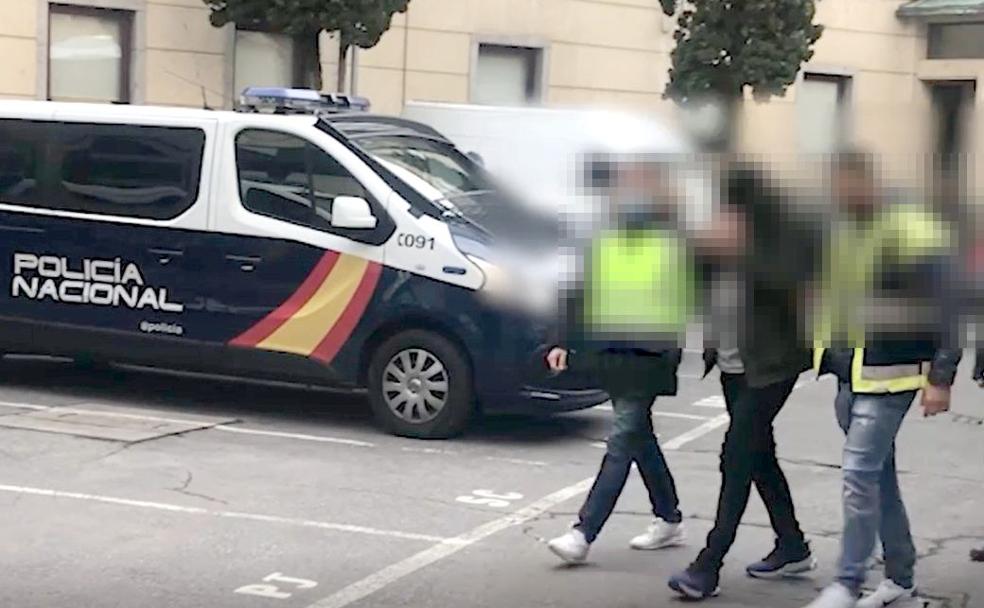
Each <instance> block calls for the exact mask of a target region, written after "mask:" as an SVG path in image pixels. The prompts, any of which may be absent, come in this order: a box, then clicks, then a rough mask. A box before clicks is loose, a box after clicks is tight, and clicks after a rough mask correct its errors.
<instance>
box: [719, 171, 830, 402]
mask: <svg viewBox="0 0 984 608" xmlns="http://www.w3.org/2000/svg"><path fill="white" fill-rule="evenodd" d="M728 193H729V201H730V203H731V204H732V205H736V206H737V207H738V208H740V209H741V210H742V211H743V212H744V215H745V218H746V221H747V222H748V225H749V227H750V230H749V231H748V234H747V238H748V239H749V242H748V245H747V249H746V252H745V254H744V256H743V257H742V259H741V260H740V261H739V262H740V264H739V274H740V276H741V283H742V285H743V294H742V298H741V299H742V302H741V303H740V304H741V306H742V311H741V313H742V314H741V317H740V318H741V319H742V322H741V327H739V331H738V350H739V352H740V355H741V359H742V364H743V365H744V368H745V376H746V379H747V381H748V384H749V385H750V386H753V387H762V386H768V385H770V384H775V383H777V382H781V381H783V380H788V379H790V378H794V377H796V376H798V375H799V374H800V373H802V372H803V371H804V370H806V369H809V367H810V365H811V359H812V357H811V347H810V345H808V344H807V340H806V337H805V331H804V330H805V328H806V326H807V325H806V322H805V317H804V315H805V312H804V307H803V303H804V301H805V286H806V284H807V281H808V280H809V279H810V278H811V276H812V275H813V274H814V272H815V267H816V263H817V260H818V259H819V257H818V254H819V251H820V248H821V244H822V242H823V241H822V232H821V231H820V230H819V226H822V222H821V220H819V219H815V218H810V217H807V216H805V215H804V214H802V213H794V211H793V209H792V208H791V205H790V202H789V201H788V199H786V197H785V196H784V195H783V194H782V192H781V191H779V190H778V189H776V188H773V187H770V186H769V185H768V184H767V183H765V182H764V181H763V180H761V178H760V177H759V176H757V175H755V174H754V173H752V172H747V171H737V172H735V173H733V174H732V175H731V177H730V179H729V183H728ZM716 358H717V354H716V351H715V349H714V347H713V343H711V344H710V345H709V348H707V349H706V350H705V353H704V363H705V375H706V373H707V372H710V370H711V369H712V368H713V367H714V365H715V364H716Z"/></svg>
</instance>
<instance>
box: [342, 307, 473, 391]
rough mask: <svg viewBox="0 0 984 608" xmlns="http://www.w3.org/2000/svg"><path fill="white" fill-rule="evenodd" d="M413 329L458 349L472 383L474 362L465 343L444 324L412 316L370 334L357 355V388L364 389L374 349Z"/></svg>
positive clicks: (385, 324) (383, 326)
mask: <svg viewBox="0 0 984 608" xmlns="http://www.w3.org/2000/svg"><path fill="white" fill-rule="evenodd" d="M414 329H416V330H421V331H429V332H433V333H435V334H438V335H439V336H441V337H442V338H444V339H446V340H449V341H450V342H452V343H453V344H454V345H455V346H456V347H458V350H459V351H460V353H461V355H462V356H463V357H464V358H465V359H466V360H467V361H468V366H469V368H470V369H471V370H472V376H473V378H472V380H473V381H474V374H475V361H474V360H473V359H472V355H471V352H470V351H469V350H468V347H466V346H465V343H464V342H462V341H461V339H460V338H459V337H458V336H457V334H456V333H455V332H454V330H452V329H451V328H450V327H449V326H447V325H446V324H444V323H441V322H440V321H438V320H436V319H433V318H431V317H425V316H423V315H413V316H407V317H401V318H400V319H398V320H394V321H389V322H388V323H384V324H383V325H381V326H379V327H378V328H376V330H375V331H373V332H372V334H371V335H370V336H369V338H368V339H367V340H366V342H365V344H364V345H363V346H362V352H361V353H360V354H359V371H358V378H357V380H358V383H359V386H362V387H365V386H366V385H367V383H368V380H369V362H370V361H371V360H372V356H373V354H374V353H375V352H376V349H378V348H379V346H380V345H381V344H382V343H383V342H385V341H386V340H388V339H390V338H392V337H393V336H395V335H396V334H398V333H400V332H404V331H410V330H414Z"/></svg>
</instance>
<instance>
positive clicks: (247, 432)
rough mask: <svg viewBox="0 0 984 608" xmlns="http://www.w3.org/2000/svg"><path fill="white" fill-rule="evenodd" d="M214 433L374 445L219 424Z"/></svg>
mask: <svg viewBox="0 0 984 608" xmlns="http://www.w3.org/2000/svg"><path fill="white" fill-rule="evenodd" d="M212 428H213V429H215V430H216V431H226V432H227V433H242V434H244V435H264V436H267V437H281V438H283V439H299V440H301V441H316V442H319V443H336V444H341V445H350V446H355V447H359V448H374V447H376V444H375V443H369V442H368V441H358V440H356V439H342V438H340V437H327V436H324V435H306V434H304V433H284V432H281V431H261V430H259V429H247V428H243V427H241V426H228V425H225V424H220V425H219V426H213V427H212Z"/></svg>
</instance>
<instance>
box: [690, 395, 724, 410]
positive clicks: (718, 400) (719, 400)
mask: <svg viewBox="0 0 984 608" xmlns="http://www.w3.org/2000/svg"><path fill="white" fill-rule="evenodd" d="M694 407H713V408H718V409H724V408H725V407H727V403H726V402H725V401H724V397H723V396H721V395H711V396H710V397H704V398H703V399H699V400H697V401H694Z"/></svg>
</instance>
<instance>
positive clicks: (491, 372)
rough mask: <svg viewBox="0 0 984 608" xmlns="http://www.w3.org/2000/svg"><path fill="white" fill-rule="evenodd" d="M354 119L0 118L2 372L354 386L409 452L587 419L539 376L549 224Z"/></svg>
mask: <svg viewBox="0 0 984 608" xmlns="http://www.w3.org/2000/svg"><path fill="white" fill-rule="evenodd" d="M366 105H367V104H364V103H362V102H361V101H360V100H359V99H357V98H348V97H343V96H326V95H320V94H318V93H316V92H313V91H307V90H298V89H252V90H247V92H246V93H245V94H244V95H243V97H242V100H241V104H240V107H239V108H238V109H237V111H210V110H188V109H178V108H165V107H136V106H106V105H87V104H61V103H52V102H22V101H6V102H0V283H2V289H0V353H40V354H49V355H58V356H68V357H73V358H76V359H94V360H98V361H112V362H120V363H127V364H136V365H145V366H155V367H162V368H171V369H183V370H191V371H201V372H208V373H215V374H226V375H236V376H245V377H250V378H261V379H270V380H290V381H297V382H305V383H317V384H324V385H329V386H335V387H345V388H353V389H359V388H364V389H366V390H367V392H368V397H369V403H370V405H371V407H372V410H373V412H374V414H375V416H376V418H377V419H378V420H379V422H380V423H381V424H382V425H383V426H384V427H385V428H387V429H388V430H390V431H391V432H394V433H397V434H400V435H406V436H413V437H422V438H439V437H448V436H451V435H454V434H456V433H458V432H460V431H461V430H463V429H464V428H465V426H466V425H467V423H468V422H469V420H470V419H471V418H472V414H474V413H475V412H476V411H479V410H481V411H498V412H502V411H509V412H521V411H526V412H530V411H533V412H557V411H570V410H575V409H581V408H587V407H591V406H594V405H597V404H599V403H601V402H603V401H604V400H606V399H607V396H606V395H605V394H604V393H603V392H602V391H600V390H597V389H595V388H593V387H592V386H591V385H590V383H588V382H587V381H586V380H584V379H581V378H577V377H574V376H570V375H566V374H565V375H561V376H558V377H551V376H550V375H549V374H548V373H547V371H546V369H545V367H544V366H543V364H542V361H539V360H538V359H539V358H540V357H541V356H542V354H541V350H542V347H543V346H545V341H546V340H547V338H546V336H547V332H548V330H549V324H548V321H547V320H548V319H549V315H547V314H546V312H547V310H548V309H547V307H545V303H546V302H547V301H549V300H551V299H552V297H553V296H552V294H553V289H554V287H555V284H556V267H555V266H554V265H553V263H552V262H551V256H550V254H549V250H550V247H549V245H550V244H551V242H552V241H551V239H552V238H553V236H552V235H553V234H554V232H555V231H554V230H552V228H551V222H550V218H544V217H540V216H535V215H534V214H531V213H530V212H529V211H528V207H527V206H525V205H522V204H519V203H517V202H516V201H515V200H514V199H513V197H511V196H510V195H509V194H508V193H506V192H503V191H502V190H501V189H500V188H498V187H497V186H496V184H495V182H494V180H492V179H490V178H489V177H488V175H487V174H486V173H485V171H484V170H483V169H482V168H481V167H480V166H479V165H478V164H476V163H475V162H473V161H472V160H471V159H469V158H468V157H467V156H466V155H464V154H462V153H461V152H460V151H459V150H457V149H456V148H455V147H454V146H453V145H452V144H451V143H450V142H449V141H448V140H447V139H445V138H444V137H443V136H441V135H440V134H439V133H437V132H436V131H434V130H433V129H431V128H428V127H426V126H424V125H421V124H417V123H414V122H411V121H407V120H403V119H398V118H393V117H386V116H378V115H373V114H371V113H369V112H368V111H367V108H366V107H365V106H366ZM540 246H542V247H540Z"/></svg>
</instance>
